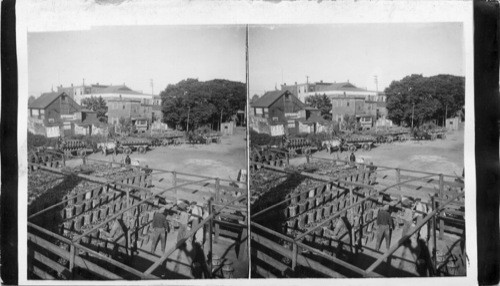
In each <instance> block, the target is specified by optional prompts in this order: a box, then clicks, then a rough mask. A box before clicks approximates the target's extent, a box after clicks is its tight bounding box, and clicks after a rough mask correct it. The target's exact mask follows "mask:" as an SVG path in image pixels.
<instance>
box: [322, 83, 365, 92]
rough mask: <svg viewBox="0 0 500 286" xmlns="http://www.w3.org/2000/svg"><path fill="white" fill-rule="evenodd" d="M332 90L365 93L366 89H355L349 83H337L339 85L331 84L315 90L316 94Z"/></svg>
mask: <svg viewBox="0 0 500 286" xmlns="http://www.w3.org/2000/svg"><path fill="white" fill-rule="evenodd" d="M333 90H340V91H367V90H366V89H363V88H359V87H356V86H355V85H353V84H352V83H350V82H339V83H332V84H329V85H325V84H322V85H317V86H316V90H315V91H317V92H321V91H333Z"/></svg>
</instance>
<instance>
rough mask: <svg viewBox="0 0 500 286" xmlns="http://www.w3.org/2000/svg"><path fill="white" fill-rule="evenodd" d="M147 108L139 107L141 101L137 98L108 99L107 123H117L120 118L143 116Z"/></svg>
mask: <svg viewBox="0 0 500 286" xmlns="http://www.w3.org/2000/svg"><path fill="white" fill-rule="evenodd" d="M145 112H147V109H141V101H140V100H138V99H126V98H117V99H109V101H108V123H109V124H114V125H116V124H118V123H119V122H120V118H122V117H123V118H130V119H131V118H138V117H144V113H145Z"/></svg>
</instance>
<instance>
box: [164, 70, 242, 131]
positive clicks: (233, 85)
mask: <svg viewBox="0 0 500 286" xmlns="http://www.w3.org/2000/svg"><path fill="white" fill-rule="evenodd" d="M160 96H161V97H162V105H163V107H162V112H163V122H165V123H167V124H168V125H170V126H172V127H177V126H180V127H182V128H183V129H186V128H188V125H189V130H194V129H196V128H198V127H200V126H204V125H210V126H212V128H213V129H217V128H218V126H219V124H220V123H221V122H225V121H228V120H231V119H232V118H233V116H234V114H236V112H237V111H238V110H244V109H245V105H246V86H245V84H244V83H241V82H234V81H229V80H222V79H215V80H210V81H205V82H201V81H198V80H197V79H191V78H188V79H186V80H182V81H180V82H178V83H177V84H169V85H168V86H167V88H166V89H165V90H164V91H162V92H161V93H160Z"/></svg>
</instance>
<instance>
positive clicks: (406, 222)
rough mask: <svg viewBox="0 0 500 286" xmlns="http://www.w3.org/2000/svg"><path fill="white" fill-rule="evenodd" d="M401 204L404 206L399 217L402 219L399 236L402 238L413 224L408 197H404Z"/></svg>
mask: <svg viewBox="0 0 500 286" xmlns="http://www.w3.org/2000/svg"><path fill="white" fill-rule="evenodd" d="M401 204H402V206H403V207H404V213H403V215H402V217H401V219H402V220H403V232H402V234H401V238H403V237H404V236H405V235H406V234H407V233H408V231H409V230H410V227H411V225H412V224H413V206H412V204H411V202H410V200H408V199H404V200H403V201H402V202H401Z"/></svg>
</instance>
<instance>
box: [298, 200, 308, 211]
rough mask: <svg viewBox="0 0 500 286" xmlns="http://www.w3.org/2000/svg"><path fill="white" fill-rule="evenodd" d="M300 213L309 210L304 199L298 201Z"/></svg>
mask: <svg viewBox="0 0 500 286" xmlns="http://www.w3.org/2000/svg"><path fill="white" fill-rule="evenodd" d="M298 206H299V213H304V212H305V211H306V210H307V202H305V201H303V202H300V203H298Z"/></svg>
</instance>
